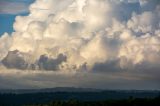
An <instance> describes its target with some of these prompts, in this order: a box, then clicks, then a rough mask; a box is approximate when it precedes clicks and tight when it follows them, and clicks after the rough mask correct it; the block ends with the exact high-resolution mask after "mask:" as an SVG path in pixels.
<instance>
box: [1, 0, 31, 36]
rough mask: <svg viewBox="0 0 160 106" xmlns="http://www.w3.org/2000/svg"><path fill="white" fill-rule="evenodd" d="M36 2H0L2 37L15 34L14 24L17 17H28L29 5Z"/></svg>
mask: <svg viewBox="0 0 160 106" xmlns="http://www.w3.org/2000/svg"><path fill="white" fill-rule="evenodd" d="M33 1H34V0H1V1H0V35H2V34H3V33H5V32H8V33H11V32H13V23H14V21H15V17H16V16H17V15H27V14H28V12H29V9H28V7H29V5H30V4H31V3H32V2H33Z"/></svg>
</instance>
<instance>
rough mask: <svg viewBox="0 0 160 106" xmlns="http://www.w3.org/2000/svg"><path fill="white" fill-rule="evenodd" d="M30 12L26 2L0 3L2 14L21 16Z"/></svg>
mask: <svg viewBox="0 0 160 106" xmlns="http://www.w3.org/2000/svg"><path fill="white" fill-rule="evenodd" d="M26 12H28V4H27V3H25V2H11V1H3V0H2V1H0V14H19V13H26Z"/></svg>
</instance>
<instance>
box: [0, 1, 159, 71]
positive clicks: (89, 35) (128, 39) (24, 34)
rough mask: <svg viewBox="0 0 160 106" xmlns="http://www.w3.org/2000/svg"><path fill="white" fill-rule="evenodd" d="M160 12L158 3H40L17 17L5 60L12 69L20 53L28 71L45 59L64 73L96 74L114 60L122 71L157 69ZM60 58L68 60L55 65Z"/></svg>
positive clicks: (4, 49)
mask: <svg viewBox="0 0 160 106" xmlns="http://www.w3.org/2000/svg"><path fill="white" fill-rule="evenodd" d="M159 11H160V3H159V1H158V0H139V1H138V0H134V1H131V0H61V1H59V0H36V1H35V2H34V3H33V4H32V5H31V6H30V14H29V15H28V16H17V17H16V21H15V23H14V30H15V32H13V33H12V34H11V36H8V35H7V34H5V35H3V36H2V37H1V38H0V40H1V43H2V44H1V45H0V51H1V52H0V54H1V57H0V59H1V60H2V61H4V60H5V63H7V64H11V66H12V65H13V64H12V62H8V61H7V60H8V58H9V57H7V56H8V55H7V54H8V53H9V51H15V50H18V52H19V54H23V60H24V61H25V62H26V63H27V65H28V66H27V68H28V67H30V66H31V65H32V64H34V65H35V66H38V67H39V68H38V69H40V66H39V65H38V61H39V60H40V59H41V57H42V56H43V55H46V58H48V60H46V62H42V63H45V64H51V65H53V66H55V64H56V65H58V66H56V68H49V69H59V70H81V68H82V67H83V69H84V66H85V70H92V69H93V68H95V65H96V64H104V65H105V64H106V66H108V65H107V64H109V63H111V62H113V61H116V62H115V64H113V66H112V67H117V69H118V68H119V69H125V68H131V67H136V66H137V65H141V64H144V63H148V64H150V65H153V66H154V64H160V62H159V61H158V60H159V59H160V55H159V52H160V45H159V43H160V41H159V40H160V30H159V29H160V21H159V19H160V12H159ZM17 55H18V54H17ZM59 55H63V56H64V57H65V59H64V60H62V61H60V62H58V63H57V62H54V60H56V59H58V58H59ZM5 56H6V58H5ZM17 57H19V56H17ZM14 58H16V57H14ZM49 58H50V59H51V60H50V59H49ZM52 60H53V61H52ZM48 61H52V62H49V63H48ZM2 63H4V62H2ZM45 64H43V66H44V65H45ZM4 65H5V66H7V65H6V64H4ZM45 67H46V66H45ZM48 67H50V65H49V66H48ZM57 67H58V68H57ZM14 68H16V67H14ZM43 68H44V67H43ZM45 69H48V68H45ZM106 70H107V69H106Z"/></svg>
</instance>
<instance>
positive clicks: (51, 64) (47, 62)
mask: <svg viewBox="0 0 160 106" xmlns="http://www.w3.org/2000/svg"><path fill="white" fill-rule="evenodd" d="M66 60H67V57H66V56H65V55H63V54H59V55H58V56H57V58H55V59H54V58H49V57H47V56H45V55H41V56H40V58H39V60H38V65H39V68H40V70H58V69H59V67H58V66H59V65H60V64H61V63H62V62H65V61H66Z"/></svg>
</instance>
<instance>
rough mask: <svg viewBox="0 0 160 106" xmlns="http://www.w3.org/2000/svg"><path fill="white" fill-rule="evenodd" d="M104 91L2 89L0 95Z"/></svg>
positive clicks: (60, 88)
mask: <svg viewBox="0 0 160 106" xmlns="http://www.w3.org/2000/svg"><path fill="white" fill-rule="evenodd" d="M102 91H104V90H100V89H93V88H74V87H56V88H45V89H1V90H0V93H1V94H3V93H14V94H24V93H48V92H50V93H53V92H102Z"/></svg>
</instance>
